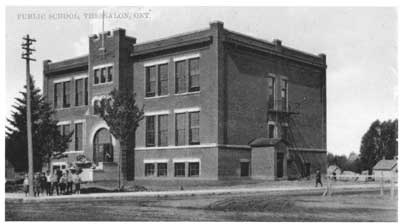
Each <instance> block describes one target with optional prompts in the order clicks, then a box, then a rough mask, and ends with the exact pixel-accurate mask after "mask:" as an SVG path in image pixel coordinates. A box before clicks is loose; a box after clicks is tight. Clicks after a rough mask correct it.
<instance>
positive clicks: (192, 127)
mask: <svg viewBox="0 0 400 224" xmlns="http://www.w3.org/2000/svg"><path fill="white" fill-rule="evenodd" d="M199 121H200V112H198V111H197V112H191V113H189V144H190V145H197V144H200V138H199V134H200V133H199V131H200V122H199Z"/></svg>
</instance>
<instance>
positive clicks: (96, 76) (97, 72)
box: [94, 69, 100, 84]
mask: <svg viewBox="0 0 400 224" xmlns="http://www.w3.org/2000/svg"><path fill="white" fill-rule="evenodd" d="M99 82H100V70H99V69H95V70H94V84H99Z"/></svg>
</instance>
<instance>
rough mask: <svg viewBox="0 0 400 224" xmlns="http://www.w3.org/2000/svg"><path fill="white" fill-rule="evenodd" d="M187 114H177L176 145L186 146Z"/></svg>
mask: <svg viewBox="0 0 400 224" xmlns="http://www.w3.org/2000/svg"><path fill="white" fill-rule="evenodd" d="M185 117H186V114H185V113H181V114H176V119H175V122H176V123H175V129H176V130H175V144H176V145H185V144H186V135H185V133H186V129H185V123H186V122H185Z"/></svg>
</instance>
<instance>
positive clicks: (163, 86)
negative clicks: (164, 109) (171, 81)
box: [158, 64, 168, 96]
mask: <svg viewBox="0 0 400 224" xmlns="http://www.w3.org/2000/svg"><path fill="white" fill-rule="evenodd" d="M167 94H168V64H163V65H159V66H158V95H159V96H162V95H167Z"/></svg>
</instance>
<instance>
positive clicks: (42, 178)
mask: <svg viewBox="0 0 400 224" xmlns="http://www.w3.org/2000/svg"><path fill="white" fill-rule="evenodd" d="M46 182H47V181H46V175H45V174H44V173H40V193H42V195H44V191H45V190H46Z"/></svg>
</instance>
